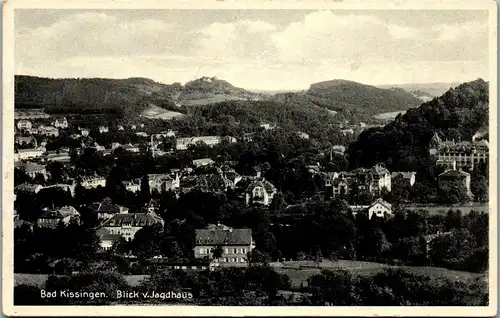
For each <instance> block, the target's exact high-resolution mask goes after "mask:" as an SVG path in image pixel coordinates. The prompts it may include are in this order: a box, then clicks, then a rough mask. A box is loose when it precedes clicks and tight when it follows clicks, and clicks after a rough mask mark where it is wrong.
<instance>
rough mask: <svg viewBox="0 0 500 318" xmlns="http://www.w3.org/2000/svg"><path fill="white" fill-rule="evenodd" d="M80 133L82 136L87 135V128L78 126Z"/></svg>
mask: <svg viewBox="0 0 500 318" xmlns="http://www.w3.org/2000/svg"><path fill="white" fill-rule="evenodd" d="M80 135H82V137H88V135H89V130H88V129H86V128H80Z"/></svg>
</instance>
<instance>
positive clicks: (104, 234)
mask: <svg viewBox="0 0 500 318" xmlns="http://www.w3.org/2000/svg"><path fill="white" fill-rule="evenodd" d="M95 234H96V235H97V237H99V238H100V239H101V241H116V240H118V239H119V238H120V236H121V235H120V234H112V233H111V232H110V231H108V230H107V229H105V228H103V227H101V228H100V229H98V230H97V231H96V232H95Z"/></svg>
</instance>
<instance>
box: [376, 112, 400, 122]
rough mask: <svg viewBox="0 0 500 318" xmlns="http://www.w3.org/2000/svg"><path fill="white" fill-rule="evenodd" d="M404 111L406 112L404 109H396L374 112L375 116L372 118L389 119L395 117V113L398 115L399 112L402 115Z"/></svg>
mask: <svg viewBox="0 0 500 318" xmlns="http://www.w3.org/2000/svg"><path fill="white" fill-rule="evenodd" d="M405 113H406V110H401V111H396V112H388V113H380V114H376V115H375V116H373V118H375V119H379V120H391V119H394V118H396V116H397V115H399V114H401V115H404V114H405Z"/></svg>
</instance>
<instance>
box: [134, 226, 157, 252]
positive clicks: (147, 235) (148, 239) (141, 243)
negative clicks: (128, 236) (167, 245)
mask: <svg viewBox="0 0 500 318" xmlns="http://www.w3.org/2000/svg"><path fill="white" fill-rule="evenodd" d="M162 240H163V226H162V225H161V224H159V223H157V224H154V225H151V226H145V227H143V228H142V229H140V230H139V231H137V233H135V236H134V239H133V240H132V243H131V249H132V253H133V254H134V255H135V256H137V257H138V258H139V259H141V260H145V259H146V258H150V257H153V256H157V255H159V254H160V251H161V245H162Z"/></svg>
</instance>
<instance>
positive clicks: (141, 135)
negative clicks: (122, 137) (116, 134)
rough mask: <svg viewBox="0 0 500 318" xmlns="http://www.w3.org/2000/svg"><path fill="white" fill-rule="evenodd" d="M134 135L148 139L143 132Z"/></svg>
mask: <svg viewBox="0 0 500 318" xmlns="http://www.w3.org/2000/svg"><path fill="white" fill-rule="evenodd" d="M135 135H136V136H139V137H148V134H147V133H145V132H143V131H139V132H136V133H135Z"/></svg>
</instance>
